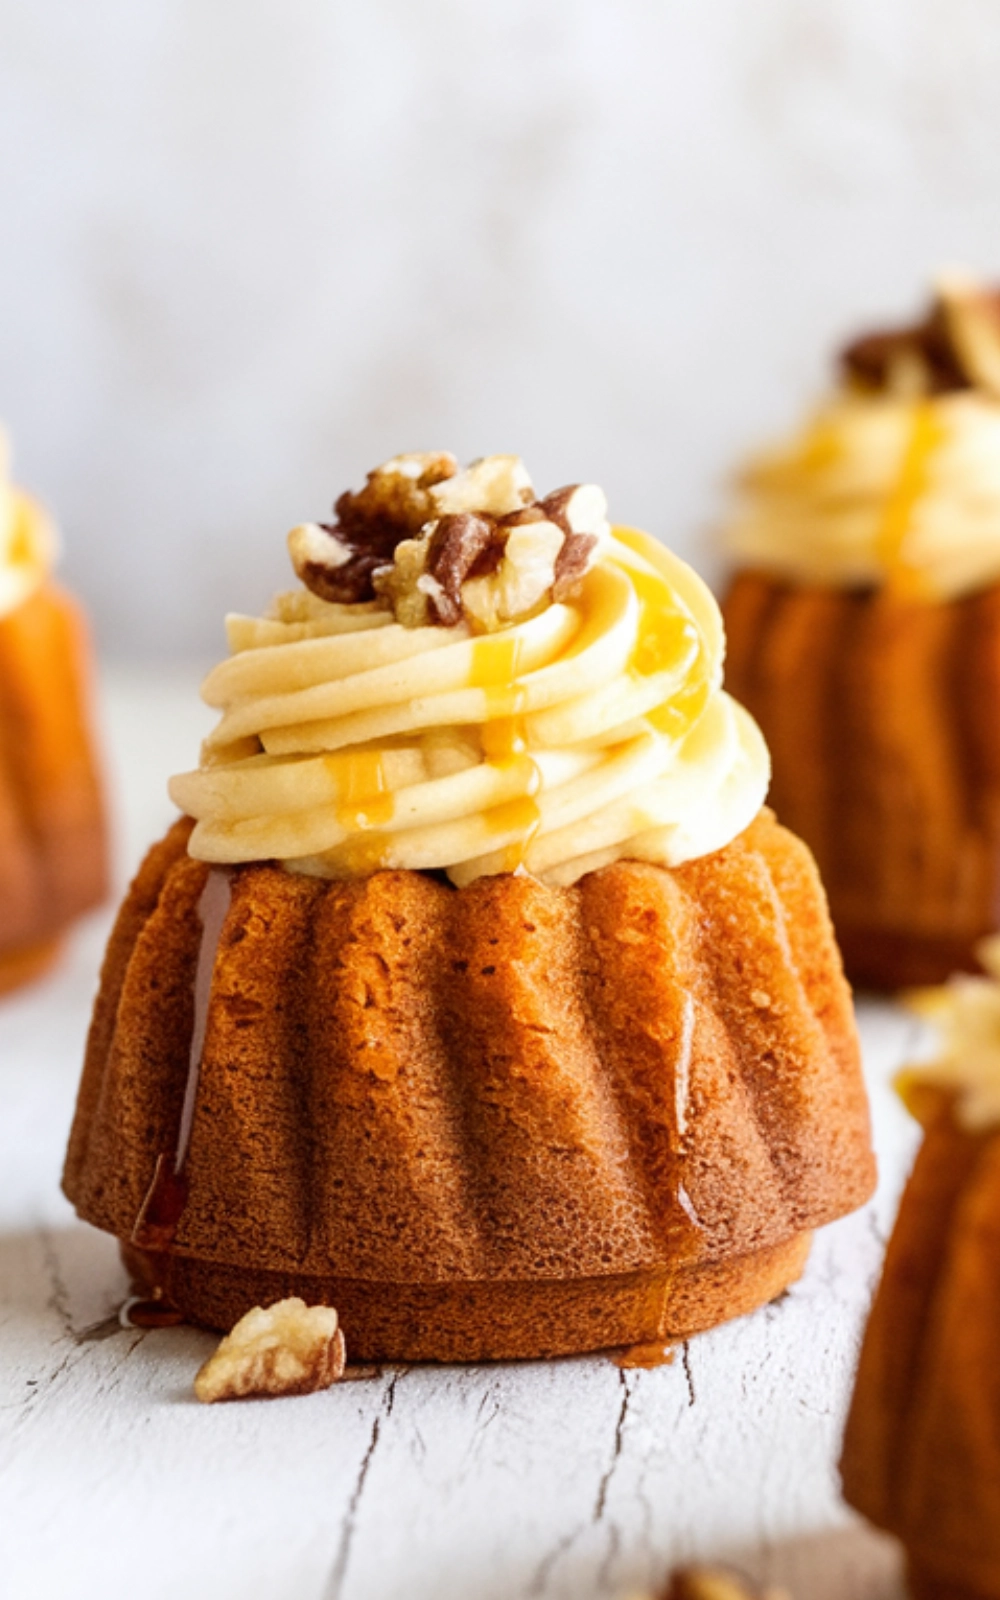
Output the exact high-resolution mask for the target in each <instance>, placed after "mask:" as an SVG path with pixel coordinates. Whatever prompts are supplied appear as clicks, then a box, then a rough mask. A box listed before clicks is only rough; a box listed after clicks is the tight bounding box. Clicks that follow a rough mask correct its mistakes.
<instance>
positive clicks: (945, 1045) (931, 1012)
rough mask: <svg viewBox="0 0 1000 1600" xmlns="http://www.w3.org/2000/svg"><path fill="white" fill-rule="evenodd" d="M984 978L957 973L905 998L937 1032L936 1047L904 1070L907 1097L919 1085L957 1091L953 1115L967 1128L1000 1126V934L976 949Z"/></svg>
mask: <svg viewBox="0 0 1000 1600" xmlns="http://www.w3.org/2000/svg"><path fill="white" fill-rule="evenodd" d="M977 955H978V957H979V960H980V963H981V964H982V966H983V968H984V969H985V973H986V976H985V977H973V976H971V975H969V974H967V973H956V974H955V976H954V977H952V978H950V979H949V980H948V982H947V983H946V984H943V985H941V986H940V987H938V988H933V989H920V990H917V991H916V992H914V993H913V994H911V995H909V996H908V997H907V1003H908V1004H909V1006H910V1008H911V1009H912V1010H914V1011H916V1012H917V1014H918V1015H919V1016H921V1017H923V1018H925V1019H926V1020H927V1021H928V1022H930V1023H932V1024H933V1026H934V1028H935V1029H936V1031H937V1035H938V1039H937V1049H936V1051H935V1053H934V1054H933V1055H932V1056H931V1057H930V1058H929V1059H927V1060H924V1061H919V1062H917V1063H915V1064H913V1065H911V1066H909V1067H907V1068H906V1069H905V1070H904V1072H902V1073H901V1074H900V1077H899V1080H898V1086H899V1089H900V1092H901V1093H902V1095H903V1098H904V1100H907V1101H908V1102H910V1103H915V1094H914V1091H919V1089H920V1088H921V1086H923V1085H925V1084H926V1085H930V1086H932V1087H934V1088H940V1089H945V1090H948V1091H949V1092H951V1093H953V1094H954V1097H955V1099H954V1110H955V1116H956V1118H957V1119H958V1121H959V1123H960V1124H961V1125H962V1126H963V1127H964V1128H966V1129H968V1131H969V1132H972V1133H976V1132H982V1131H984V1130H986V1129H988V1128H995V1127H1000V934H994V935H993V936H992V937H991V938H989V939H984V940H983V941H982V943H981V944H980V945H979V947H978V950H977Z"/></svg>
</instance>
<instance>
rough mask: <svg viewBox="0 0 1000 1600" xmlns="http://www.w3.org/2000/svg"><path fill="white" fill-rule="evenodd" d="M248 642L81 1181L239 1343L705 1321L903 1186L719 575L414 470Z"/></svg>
mask: <svg viewBox="0 0 1000 1600" xmlns="http://www.w3.org/2000/svg"><path fill="white" fill-rule="evenodd" d="M336 515H337V518H338V521H337V522H336V523H335V524H333V525H322V526H321V525H318V524H303V525H302V526H301V527H299V528H297V529H295V530H294V531H293V533H292V535H291V536H290V547H291V551H292V556H293V560H294V562H295V566H296V570H297V572H298V573H299V575H300V577H302V579H303V582H304V583H305V585H306V587H305V589H303V590H297V591H295V592H294V593H292V594H289V595H283V596H279V597H278V599H277V601H276V602H275V605H274V607H273V608H272V611H271V613H270V614H269V615H268V616H267V617H263V618H253V617H237V618H231V619H230V621H229V635H230V644H231V648H232V652H233V653H232V655H231V657H230V659H229V660H227V661H225V662H223V663H222V664H221V666H219V667H217V668H216V669H215V671H214V672H213V673H212V674H210V676H209V678H208V679H207V680H206V683H205V685H204V687H203V694H204V695H205V697H206V699H208V701H209V703H210V704H214V705H216V706H217V707H218V708H219V710H220V711H221V713H222V715H221V719H220V722H219V724H218V726H217V728H216V729H215V731H214V732H213V734H212V735H211V736H210V738H209V739H208V740H207V741H206V745H205V747H204V751H203V757H202V765H201V767H200V768H199V770H198V771H197V772H192V773H186V774H184V775H183V776H181V777H180V778H177V779H175V780H174V781H173V783H172V785H171V793H172V794H173V796H174V799H175V800H176V801H177V803H178V805H179V806H180V807H181V808H182V809H183V810H184V811H185V812H186V813H187V814H188V818H189V819H191V820H187V819H186V820H184V821H182V822H180V823H179V824H178V825H177V826H176V827H175V828H174V830H173V831H172V832H171V834H170V835H169V836H168V838H167V839H166V840H165V841H164V842H163V843H162V844H160V845H158V846H157V847H156V848H155V849H154V850H153V852H152V853H151V855H150V856H149V858H148V860H147V861H146V863H145V865H144V866H143V868H142V870H141V872H140V874H139V877H138V879H137V881H136V883H135V885H134V886H133V889H132V891H131V893H130V895H129V897H128V899H127V901H126V903H125V906H124V908H123V911H122V913H121V917H120V919H119V922H118V925H117V927H116V929H115V932H114V934H113V936H112V939H111V944H110V946H109V950H108V956H107V960H106V963H105V968H104V974H103V978H102V983H101V989H100V993H99V996H98V1000H97V1004H96V1009H95V1014H94V1022H93V1027H92V1031H91V1037H90V1045H89V1049H88V1055H87V1063H86V1068H85V1072H84V1077H83V1083H82V1086H81V1090H80V1100H79V1107H78V1111H77V1117H76V1122H75V1125H74V1129H73V1134H72V1139H71V1143H70V1150H69V1156H68V1160H67V1165H66V1173H65V1188H66V1192H67V1194H68V1195H69V1196H70V1198H71V1199H72V1200H73V1202H74V1204H75V1205H76V1207H77V1209H78V1211H79V1212H80V1214H81V1216H83V1217H85V1218H87V1219H89V1220H90V1221H92V1222H94V1223H96V1224H97V1225H98V1226H99V1227H103V1228H106V1229H108V1230H109V1231H110V1232H112V1233H114V1234H116V1235H117V1236H118V1237H119V1238H120V1239H121V1240H122V1242H123V1245H124V1247H125V1253H126V1258H127V1261H128V1263H129V1265H130V1266H131V1268H132V1270H133V1273H134V1274H135V1276H136V1278H137V1279H138V1280H139V1281H140V1282H141V1283H145V1285H146V1286H147V1288H149V1289H152V1290H155V1291H157V1292H158V1294H159V1297H160V1300H161V1304H162V1302H163V1301H167V1302H168V1303H172V1305H173V1306H174V1307H175V1308H177V1309H178V1310H179V1311H180V1312H181V1313H183V1314H184V1315H185V1316H187V1317H188V1318H190V1319H192V1320H194V1321H199V1322H203V1323H207V1324H209V1325H212V1326H218V1327H229V1326H230V1325H231V1324H232V1323H233V1322H234V1321H235V1320H236V1319H237V1318H238V1317H239V1316H241V1315H242V1314H243V1313H244V1312H246V1311H247V1310H248V1308H250V1307H251V1306H253V1305H254V1304H255V1303H258V1302H259V1303H261V1304H264V1303H267V1302H270V1301H278V1300H281V1299H283V1298H285V1297H287V1296H300V1297H301V1298H303V1299H304V1300H306V1301H307V1302H327V1303H332V1304H334V1305H335V1306H336V1308H337V1310H338V1312H339V1314H340V1318H341V1322H342V1325H343V1328H344V1332H345V1337H346V1340H347V1346H348V1349H349V1350H350V1351H351V1353H352V1355H354V1356H356V1357H358V1356H360V1357H367V1358H372V1359H377V1358H387V1359H391V1358H397V1359H414V1358H436V1359H441V1360H447V1359H465V1360H471V1359H479V1358H486V1357H489V1358H499V1357H508V1356H509V1357H513V1356H538V1355H555V1354H559V1353H564V1352H566V1353H568V1352H572V1351H582V1350H591V1349H595V1348H600V1347H603V1346H608V1345H615V1344H645V1343H647V1342H651V1341H654V1340H657V1339H658V1340H660V1341H663V1340H664V1339H667V1338H671V1337H681V1336H683V1335H686V1334H688V1333H691V1332H694V1331H697V1330H698V1329H702V1328H706V1327H709V1326H711V1325H712V1324H714V1323H716V1322H719V1321H722V1320H723V1319H725V1318H727V1317H732V1316H736V1315H738V1314H739V1313H740V1312H743V1311H747V1310H749V1309H750V1308H752V1307H753V1306H756V1305H758V1304H760V1303H761V1302H763V1301H765V1300H768V1299H770V1298H772V1297H773V1296H774V1295H776V1294H777V1293H779V1292H780V1291H781V1290H782V1289H783V1288H784V1287H785V1286H786V1285H787V1284H789V1283H790V1282H791V1281H792V1280H793V1279H795V1278H796V1277H797V1276H798V1274H799V1272H800V1271H801V1269H802V1266H803V1263H804V1260H805V1256H806V1252H807V1250H808V1244H809V1236H810V1230H811V1229H813V1228H814V1227H816V1226H817V1225H818V1224H820V1223H822V1222H826V1221H828V1220H829V1219H831V1218H832V1217H835V1216H839V1215H841V1214H842V1213H843V1212H845V1211H847V1210H850V1209H851V1208H852V1207H853V1206H855V1205H858V1204H860V1203H861V1201H863V1200H864V1199H865V1198H866V1197H867V1195H868V1194H869V1192H870V1190H871V1187H872V1182H873V1176H874V1174H873V1167H872V1157H871V1152H870V1148H869V1136H868V1115H867V1107H866V1102H865V1095H864V1089H863V1086H862V1082H861V1076H860V1071H859V1063H858V1053H857V1043H856V1039H855V1034H854V1025H853V1017H852V1012H851V1005H850V995H849V991H848V989H847V986H846V984H845V982H844V979H843V975H842V972H841V967H840V960H839V956H838V953H837V950H836V946H835V944H834V942H833V938H832V935H831V931H830V926H829V922H828V918H827V913H826V907H825V902H824V899H823V893H822V889H821V887H820V884H819V880H818V878H817V876H816V872H815V868H814V866H813V863H812V860H811V858H810V857H809V855H808V852H807V851H806V850H805V849H804V847H803V846H801V845H800V844H799V843H798V842H797V841H796V840H795V839H793V838H792V837H791V835H789V834H787V833H785V832H784V831H783V830H782V829H781V828H779V827H778V826H777V825H776V824H775V822H774V820H773V818H772V817H771V815H770V814H769V813H766V812H762V811H761V804H762V801H763V798H764V794H765V791H766V786H767V753H766V750H765V749H764V746H763V743H762V741H761V739H760V735H759V733H758V732H757V729H756V728H755V726H754V724H753V723H752V721H751V720H750V718H749V717H747V715H746V713H745V712H743V711H742V710H741V709H740V708H739V707H738V706H736V705H735V703H734V702H733V701H732V700H731V699H730V698H729V697H728V696H727V695H726V694H725V693H724V691H723V689H722V674H721V661H722V649H723V639H722V631H721V626H720V623H719V617H718V612H717V610H716V608H715V605H714V603H713V601H712V599H711V596H710V595H709V594H708V591H707V590H706V589H705V587H704V585H703V584H702V583H701V582H700V580H699V579H697V578H696V577H695V575H694V574H693V573H692V572H691V571H690V569H688V568H686V567H684V566H683V564H682V563H680V562H678V561H677V560H676V558H675V557H673V556H671V555H670V554H669V552H667V551H666V550H664V549H663V548H662V546H659V545H657V544H656V543H655V541H653V540H651V539H650V538H649V537H648V536H647V535H644V534H640V533H637V532H635V531H634V530H629V529H621V528H617V529H615V530H613V531H612V529H611V528H610V526H609V525H608V523H607V518H606V507H605V502H604V497H603V495H602V494H601V493H600V491H599V490H598V489H596V488H595V487H594V486H592V485H589V486H588V485H583V486H580V485H575V486H571V487H569V488H567V489H564V490H560V491H557V493H556V494H554V495H550V496H548V497H546V499H544V500H535V499H534V492H533V490H532V489H531V487H530V484H529V482H528V479H527V475H526V473H525V471H524V468H523V466H522V465H521V463H520V462H519V461H517V460H516V458H513V457H489V458H486V459H485V460H484V461H481V462H478V463H475V464H474V465H473V466H472V467H471V468H469V469H467V470H466V471H465V472H459V471H458V469H457V465H456V463H455V462H454V461H453V460H452V458H450V457H445V456H419V457H417V456H404V457H400V458H397V459H396V460H395V461H393V462H390V463H387V464H386V466H385V467H383V468H380V469H378V470H377V471H376V472H375V473H373V474H371V475H370V478H369V483H368V485H367V486H366V488H365V489H364V490H362V491H361V492H360V493H359V494H357V495H347V496H342V497H341V499H340V500H339V501H338V502H337V507H336Z"/></svg>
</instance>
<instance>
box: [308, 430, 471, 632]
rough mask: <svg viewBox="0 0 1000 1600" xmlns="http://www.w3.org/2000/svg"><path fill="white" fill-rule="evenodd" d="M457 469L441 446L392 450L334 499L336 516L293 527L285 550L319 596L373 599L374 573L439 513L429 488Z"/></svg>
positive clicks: (339, 600) (342, 599)
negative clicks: (428, 451)
mask: <svg viewBox="0 0 1000 1600" xmlns="http://www.w3.org/2000/svg"><path fill="white" fill-rule="evenodd" d="M457 472H458V462H457V461H456V460H455V457H454V456H452V455H448V454H447V453H444V452H439V453H438V454H434V455H403V456H394V457H393V458H392V460H391V461H386V462H385V463H384V465H383V466H381V467H376V468H375V471H374V472H369V474H368V481H367V483H366V484H365V487H364V488H363V489H361V490H359V492H358V493H357V494H352V493H351V492H350V491H348V492H347V493H346V494H342V495H341V496H340V498H339V500H337V502H336V504H335V505H334V508H333V509H334V513H335V515H336V518H337V520H336V522H318V523H317V522H306V523H303V524H301V525H300V526H299V527H297V528H293V529H292V532H291V533H290V534H289V536H288V551H289V554H290V556H291V558H292V565H293V567H294V568H295V571H296V574H297V576H298V577H299V578H300V579H301V581H302V582H303V583H304V584H305V586H306V588H307V589H311V590H312V592H313V594H316V595H318V596H319V598H320V599H321V600H332V601H335V602H337V603H339V604H341V605H354V604H356V603H357V602H358V601H361V600H372V599H374V597H375V589H374V586H373V583H372V575H373V573H375V572H376V571H377V569H378V568H379V567H384V566H386V565H388V564H390V563H391V562H392V559H393V556H394V555H395V551H396V546H397V545H398V544H399V543H400V542H401V541H402V540H404V539H410V538H412V537H413V535H414V534H416V533H419V531H420V529H421V528H422V526H423V524H424V523H425V522H426V521H427V520H428V519H429V518H431V517H434V516H436V515H437V514H438V513H437V511H436V509H435V505H434V502H433V501H432V500H431V498H430V491H431V489H432V488H433V486H434V485H435V484H439V483H441V482H442V481H443V480H444V479H447V478H453V477H454V476H455V475H456V473H457Z"/></svg>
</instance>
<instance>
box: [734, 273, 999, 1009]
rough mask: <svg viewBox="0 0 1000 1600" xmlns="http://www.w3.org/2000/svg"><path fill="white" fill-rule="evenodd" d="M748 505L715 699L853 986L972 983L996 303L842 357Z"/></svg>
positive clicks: (994, 724)
mask: <svg viewBox="0 0 1000 1600" xmlns="http://www.w3.org/2000/svg"><path fill="white" fill-rule="evenodd" d="M741 487H742V493H741V499H740V503H739V506H738V508H737V511H736V513H735V515H734V516H733V518H732V520H731V522H730V524H729V526H728V529H727V543H728V548H729V552H730V555H731V557H732V560H733V562H734V565H735V572H734V575H733V578H732V581H731V584H730V587H729V590H728V593H727V594H726V597H725V600H724V602H723V611H724V615H725V619H726V630H727V635H728V639H729V655H728V664H727V672H728V681H729V684H730V687H731V689H732V692H733V693H734V694H735V695H736V696H737V697H738V698H739V699H740V700H742V701H743V702H744V703H745V704H746V706H747V707H748V709H749V710H750V711H751V712H752V713H753V715H754V716H755V717H756V719H757V720H758V722H759V723H760V726H761V728H762V729H763V732H764V735H765V737H766V739H767V741H768V744H769V746H770V749H771V756H772V761H773V768H774V772H773V785H772V791H771V799H772V803H773V805H774V807H775V809H776V811H777V813H778V816H779V817H780V818H781V820H782V821H783V822H785V823H786V824H787V825H788V826H789V827H790V828H793V829H794V830H795V831H796V832H797V833H799V834H801V836H802V837H803V838H804V839H805V840H806V842H807V844H808V845H809V846H810V848H811V849H812V850H813V852H814V853H815V855H816V859H817V862H818V865H819V868H820V872H821V874H822V876H823V881H824V885H825V887H826V891H827V894H828V896H829V900H830V909H831V914H832V916H833V921H834V926H835V927H836V930H837V936H838V939H839V942H840V945H841V949H842V952H843V955H844V962H845V966H846V968H847V972H848V976H849V977H851V978H852V979H853V981H854V982H856V983H860V984H868V985H872V986H874V987H879V988H881V987H888V988H895V987H899V986H904V985H910V984H921V983H932V982H939V981H941V980H942V979H944V978H945V977H946V976H947V974H948V973H949V972H950V971H953V970H955V969H960V968H966V967H974V964H975V957H974V950H975V946H976V943H977V941H978V940H979V939H980V938H982V937H983V936H984V935H985V934H988V933H989V932H991V931H992V930H993V929H994V927H995V926H996V920H997V897H998V893H1000V716H998V709H1000V293H996V292H992V291H983V290H980V289H978V288H976V287H975V286H974V285H970V284H968V283H966V282H965V281H959V280H956V279H948V280H947V281H945V282H943V283H942V285H941V286H940V288H939V291H938V294H937V298H936V299H935V301H934V304H933V306H932V308H931V311H930V313H929V314H928V316H927V317H926V319H925V320H924V321H923V322H921V323H919V324H917V325H916V326H913V327H907V328H902V329H899V330H895V331H891V332H888V333H884V334H875V335H871V336H868V337H865V338H862V339H859V340H857V341H856V342H855V343H854V344H852V345H850V346H848V348H847V350H846V351H845V352H844V356H843V359H842V366H841V385H840V388H839V389H838V391H837V392H836V393H835V394H834V395H833V396H832V397H831V399H830V400H828V401H827V402H826V403H825V405H823V406H822V407H821V408H820V410H819V411H818V413H817V414H816V415H815V416H814V417H812V418H811V420H810V421H809V423H808V425H807V426H806V428H805V429H804V431H803V432H802V433H801V434H799V435H797V436H796V437H795V438H793V439H792V440H791V441H790V442H789V443H788V444H787V445H785V446H782V447H779V448H777V449H775V450H772V451H770V452H769V453H766V454H764V455H761V456H760V457H758V458H757V459H756V460H754V461H752V462H751V463H750V465H749V466H748V467H747V468H746V470H745V471H744V473H743V476H742V485H741Z"/></svg>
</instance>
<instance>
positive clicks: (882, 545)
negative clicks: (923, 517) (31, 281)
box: [876, 400, 944, 592]
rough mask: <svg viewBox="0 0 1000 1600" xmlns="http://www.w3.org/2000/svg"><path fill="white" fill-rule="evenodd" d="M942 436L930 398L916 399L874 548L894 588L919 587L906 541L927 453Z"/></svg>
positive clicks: (923, 486)
mask: <svg viewBox="0 0 1000 1600" xmlns="http://www.w3.org/2000/svg"><path fill="white" fill-rule="evenodd" d="M943 439H944V430H943V428H942V427H941V424H940V422H939V420H938V417H937V414H936V412H935V409H934V406H933V403H932V402H931V401H930V400H918V401H917V402H916V403H915V405H914V407H913V419H912V422H911V425H910V433H909V438H908V440H907V444H906V449H905V450H904V452H903V458H902V461H901V462H900V467H899V476H898V478H897V480H896V482H895V484H894V485H893V488H892V490H891V492H890V494H889V496H888V498H887V500H886V503H885V507H884V509H883V512H882V520H881V525H880V527H879V530H878V534H877V536H876V550H877V553H878V555H879V556H880V557H881V559H882V561H883V562H884V564H885V567H886V570H887V572H888V578H889V583H890V584H891V585H892V586H893V587H894V588H896V589H897V590H903V591H904V592H905V591H908V590H914V589H919V588H920V577H919V574H918V573H917V572H916V571H915V570H914V569H913V568H912V567H911V566H910V565H909V563H908V561H907V559H906V541H907V537H908V535H909V533H910V530H911V528H912V525H913V514H914V512H915V511H916V509H917V504H918V502H919V501H920V498H921V496H922V495H923V493H924V491H925V489H926V488H927V479H928V468H929V466H930V462H931V457H932V456H933V454H934V452H935V450H936V449H937V447H938V445H939V444H941V443H942V441H943Z"/></svg>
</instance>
